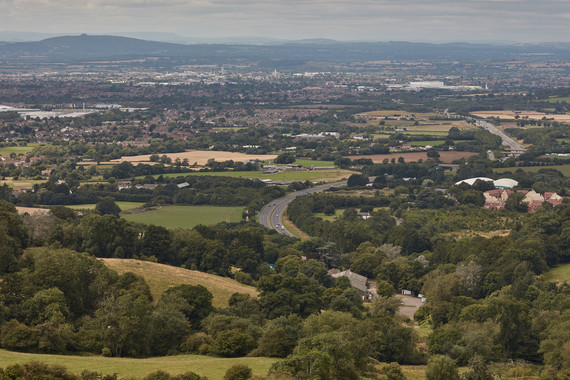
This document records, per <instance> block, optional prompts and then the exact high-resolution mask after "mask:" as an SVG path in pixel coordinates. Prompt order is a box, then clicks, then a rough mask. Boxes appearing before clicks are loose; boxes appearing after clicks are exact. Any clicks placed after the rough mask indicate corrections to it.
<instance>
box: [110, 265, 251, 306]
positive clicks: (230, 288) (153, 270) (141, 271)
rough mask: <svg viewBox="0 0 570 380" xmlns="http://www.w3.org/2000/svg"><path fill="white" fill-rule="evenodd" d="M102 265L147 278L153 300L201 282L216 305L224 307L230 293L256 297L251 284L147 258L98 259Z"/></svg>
mask: <svg viewBox="0 0 570 380" xmlns="http://www.w3.org/2000/svg"><path fill="white" fill-rule="evenodd" d="M101 260H103V262H104V263H105V265H106V266H107V267H109V268H111V269H113V270H115V271H117V272H118V273H121V274H122V273H125V272H133V273H135V274H138V275H140V276H142V277H144V279H145V280H146V282H147V284H148V285H149V286H150V291H151V292H152V295H153V297H154V298H155V299H157V298H159V297H160V295H161V294H162V292H164V291H165V290H166V289H168V288H170V287H172V286H176V285H181V284H189V285H202V286H204V287H206V288H207V289H208V290H209V291H210V292H211V293H212V294H213V295H214V301H213V304H214V306H215V307H227V306H228V300H229V299H230V296H231V295H232V294H233V293H245V294H250V295H251V296H253V297H255V296H257V290H255V288H253V287H251V286H246V285H242V284H240V283H238V282H237V281H235V280H232V279H230V278H227V277H220V276H216V275H213V274H208V273H204V272H199V271H195V270H188V269H184V268H178V267H173V266H170V265H164V264H157V263H152V262H149V261H140V260H130V259H101Z"/></svg>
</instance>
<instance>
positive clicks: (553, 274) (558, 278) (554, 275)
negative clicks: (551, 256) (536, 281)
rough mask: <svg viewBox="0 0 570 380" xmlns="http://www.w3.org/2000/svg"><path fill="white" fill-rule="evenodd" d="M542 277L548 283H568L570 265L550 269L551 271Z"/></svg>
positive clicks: (569, 279)
mask: <svg viewBox="0 0 570 380" xmlns="http://www.w3.org/2000/svg"><path fill="white" fill-rule="evenodd" d="M544 277H545V278H546V280H548V281H554V282H564V281H569V282H570V264H563V265H559V266H557V267H555V268H552V269H551V270H549V271H548V272H546V273H545V275H544Z"/></svg>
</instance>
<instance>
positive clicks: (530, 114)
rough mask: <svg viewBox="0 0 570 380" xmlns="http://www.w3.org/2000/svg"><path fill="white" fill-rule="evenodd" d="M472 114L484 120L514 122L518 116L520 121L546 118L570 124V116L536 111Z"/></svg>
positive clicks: (479, 112)
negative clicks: (492, 118) (490, 118)
mask: <svg viewBox="0 0 570 380" xmlns="http://www.w3.org/2000/svg"><path fill="white" fill-rule="evenodd" d="M471 114H472V115H473V116H477V117H481V118H484V119H486V118H489V117H498V118H500V119H507V120H514V119H515V118H516V116H518V117H519V118H520V119H531V120H542V119H543V118H546V119H547V120H554V121H561V122H570V115H566V114H564V115H554V114H547V113H543V112H536V111H511V110H504V111H477V112H472V113H471Z"/></svg>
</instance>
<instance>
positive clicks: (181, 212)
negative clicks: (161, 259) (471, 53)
mask: <svg viewBox="0 0 570 380" xmlns="http://www.w3.org/2000/svg"><path fill="white" fill-rule="evenodd" d="M242 211H243V207H222V206H164V207H159V208H157V209H154V210H151V211H144V212H137V213H132V214H123V215H122V217H123V218H124V219H126V220H128V221H130V222H135V223H142V224H154V225H157V226H162V227H166V228H192V227H194V226H197V225H198V224H217V223H221V222H239V221H240V220H241V213H242Z"/></svg>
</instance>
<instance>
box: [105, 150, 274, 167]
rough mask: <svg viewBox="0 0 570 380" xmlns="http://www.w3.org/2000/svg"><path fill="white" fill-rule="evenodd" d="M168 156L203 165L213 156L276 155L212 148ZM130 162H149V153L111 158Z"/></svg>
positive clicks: (243, 158) (250, 157)
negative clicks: (215, 149)
mask: <svg viewBox="0 0 570 380" xmlns="http://www.w3.org/2000/svg"><path fill="white" fill-rule="evenodd" d="M166 155H167V156H168V157H170V158H171V159H172V161H174V160H176V159H177V158H180V159H181V160H184V159H185V158H187V159H188V162H189V163H190V165H192V164H194V163H196V164H197V165H200V166H204V165H206V163H207V162H208V160H209V159H211V158H213V159H215V160H216V161H218V162H222V161H228V160H234V161H242V162H243V161H246V160H256V159H258V160H261V161H266V160H273V159H274V158H275V157H277V155H275V154H245V153H238V152H223V151H214V150H188V151H186V152H180V153H166ZM160 156H162V154H160ZM124 161H128V162H132V163H133V164H134V165H136V164H137V163H140V162H146V163H149V162H150V154H143V155H140V156H125V157H121V158H118V159H116V160H112V161H111V163H113V164H116V163H119V162H124Z"/></svg>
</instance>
